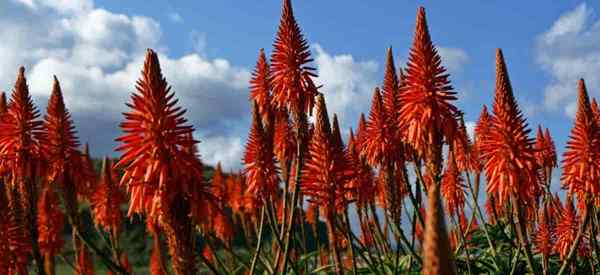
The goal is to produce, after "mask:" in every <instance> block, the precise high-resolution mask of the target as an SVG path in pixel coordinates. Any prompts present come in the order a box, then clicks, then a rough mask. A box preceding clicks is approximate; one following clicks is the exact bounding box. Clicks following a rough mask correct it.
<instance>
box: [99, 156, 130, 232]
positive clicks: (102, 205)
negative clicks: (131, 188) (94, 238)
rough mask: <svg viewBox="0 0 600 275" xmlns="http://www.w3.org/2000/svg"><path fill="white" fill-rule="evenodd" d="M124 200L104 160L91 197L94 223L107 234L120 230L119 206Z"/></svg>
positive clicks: (108, 163) (109, 164) (110, 167)
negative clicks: (98, 179)
mask: <svg viewBox="0 0 600 275" xmlns="http://www.w3.org/2000/svg"><path fill="white" fill-rule="evenodd" d="M125 202H126V198H125V196H124V194H123V192H122V191H121V189H120V188H119V187H118V185H117V180H116V177H115V175H114V172H113V169H112V165H111V161H110V160H109V159H108V158H104V161H103V162H102V175H101V177H100V181H99V183H98V185H97V186H96V188H95V192H94V193H93V194H92V197H91V204H92V213H93V214H94V222H95V223H96V225H98V226H99V227H100V228H102V229H104V230H106V231H108V232H118V231H119V230H120V228H121V221H122V219H123V214H122V213H121V205H122V204H124V203H125Z"/></svg>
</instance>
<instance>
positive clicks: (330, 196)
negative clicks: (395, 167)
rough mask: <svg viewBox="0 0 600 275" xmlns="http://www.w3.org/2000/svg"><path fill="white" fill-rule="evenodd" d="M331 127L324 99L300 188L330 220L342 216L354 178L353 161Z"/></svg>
mask: <svg viewBox="0 0 600 275" xmlns="http://www.w3.org/2000/svg"><path fill="white" fill-rule="evenodd" d="M335 139H336V138H334V137H333V135H332V132H331V127H330V124H329V116H328V115H327V109H326V107H325V99H324V98H323V96H322V95H320V96H319V97H318V99H317V114H316V124H315V131H314V134H313V136H312V140H311V142H310V145H309V147H308V148H309V156H308V158H307V160H306V164H305V165H304V171H303V172H302V180H301V188H302V191H303V192H304V194H305V195H306V196H308V198H309V201H311V202H313V203H315V204H318V205H319V206H322V207H324V208H325V212H326V213H328V214H327V217H330V215H333V213H340V212H341V211H343V210H344V209H346V206H347V204H348V200H347V197H346V196H345V195H346V194H347V192H348V191H349V184H350V180H351V179H352V176H353V173H352V167H351V162H350V159H349V158H348V155H347V154H346V151H345V150H344V148H343V147H340V144H337V142H336V141H335Z"/></svg>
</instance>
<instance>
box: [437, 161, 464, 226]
mask: <svg viewBox="0 0 600 275" xmlns="http://www.w3.org/2000/svg"><path fill="white" fill-rule="evenodd" d="M441 184H442V186H441V187H440V191H441V194H442V197H443V198H444V199H445V200H446V209H447V210H448V214H449V215H452V216H457V215H458V214H459V211H461V210H462V209H463V208H464V206H465V188H466V186H465V184H464V183H463V177H462V176H461V173H460V171H459V170H458V168H457V167H456V161H455V160H454V157H452V156H450V157H448V161H447V164H446V170H445V171H444V174H443V175H442V183H441Z"/></svg>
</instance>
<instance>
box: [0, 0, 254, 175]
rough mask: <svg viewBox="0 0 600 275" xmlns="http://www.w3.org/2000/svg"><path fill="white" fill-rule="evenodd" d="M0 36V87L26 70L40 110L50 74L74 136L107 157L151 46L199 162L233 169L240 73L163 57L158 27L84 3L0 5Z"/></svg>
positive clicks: (197, 58) (192, 59) (242, 106)
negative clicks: (190, 129) (190, 128)
mask: <svg viewBox="0 0 600 275" xmlns="http://www.w3.org/2000/svg"><path fill="white" fill-rule="evenodd" d="M0 36H2V37H10V38H11V39H6V40H3V42H2V43H0V86H1V87H3V88H4V90H8V91H10V88H11V87H12V85H13V83H14V79H15V76H16V72H17V67H18V66H19V65H25V66H26V68H27V72H26V73H27V77H28V83H29V86H30V91H31V93H32V94H33V96H34V100H35V102H36V104H37V105H38V106H39V107H40V109H41V110H42V111H43V108H45V103H46V101H47V98H48V96H49V94H50V89H51V81H52V75H53V74H55V75H57V77H58V78H59V80H60V81H61V86H62V88H63V92H64V94H65V101H66V104H67V106H68V107H69V109H70V110H71V112H72V113H73V117H74V119H75V123H76V125H77V129H78V131H79V135H80V137H81V139H82V141H83V142H90V144H91V148H92V152H93V153H95V154H97V155H105V154H111V153H112V152H113V151H112V150H113V148H114V147H115V145H116V144H115V143H114V138H116V137H117V136H118V135H120V134H121V133H120V131H119V129H118V123H119V121H121V120H122V115H121V112H122V111H125V110H126V108H127V107H126V106H125V103H126V102H128V101H129V96H130V94H131V92H133V91H134V89H135V81H136V80H137V79H138V78H139V76H140V70H141V69H142V65H143V59H144V55H145V52H146V51H145V50H146V48H148V47H150V48H154V49H155V50H157V51H158V53H159V58H160V62H161V67H162V69H163V74H164V75H165V77H166V78H167V81H168V82H169V83H170V84H171V85H172V87H173V90H174V91H175V92H176V96H177V98H179V99H180V104H181V105H183V107H185V108H187V109H188V113H187V114H186V117H187V118H188V119H189V120H190V122H191V123H192V124H193V125H194V126H195V127H196V129H197V131H196V136H197V137H198V138H199V139H200V140H202V141H203V142H202V143H201V144H200V146H199V150H200V152H201V154H203V155H204V156H203V159H204V160H205V161H206V162H207V163H208V164H215V163H216V161H217V160H218V159H220V160H222V162H223V164H224V166H225V167H227V168H228V169H229V168H231V169H233V168H238V167H239V166H240V156H241V151H242V148H243V146H242V145H241V144H242V142H241V138H242V137H243V136H244V134H240V133H242V132H244V131H241V130H240V129H245V128H246V127H247V124H248V123H247V114H248V113H249V108H248V102H247V86H248V84H247V83H248V80H249V78H250V72H249V71H248V70H247V69H245V68H241V67H237V66H234V65H232V64H231V63H230V62H229V61H227V60H225V59H220V58H215V59H208V58H206V57H203V56H201V55H199V54H198V53H189V54H186V55H183V56H180V57H173V56H170V55H169V53H168V51H167V50H166V47H165V46H164V45H163V44H162V42H161V28H160V24H159V23H158V22H157V21H155V20H154V19H152V18H149V17H145V16H129V15H125V14H117V13H113V12H111V11H107V10H103V9H95V8H93V3H92V2H91V1H70V0H64V1H56V0H31V1H25V0H18V2H17V0H13V1H12V2H6V1H0Z"/></svg>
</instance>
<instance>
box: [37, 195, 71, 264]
mask: <svg viewBox="0 0 600 275" xmlns="http://www.w3.org/2000/svg"><path fill="white" fill-rule="evenodd" d="M64 226H65V214H63V212H62V211H61V209H60V201H59V199H58V194H56V192H55V191H54V190H53V189H52V187H51V186H46V187H45V188H44V191H43V192H42V196H41V198H40V200H39V202H38V232H39V236H38V242H39V246H40V251H41V253H42V254H44V255H48V256H52V257H53V256H54V255H56V254H58V253H59V252H60V250H61V248H62V247H63V245H64V243H65V241H64V240H63V238H62V234H63V229H64Z"/></svg>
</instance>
